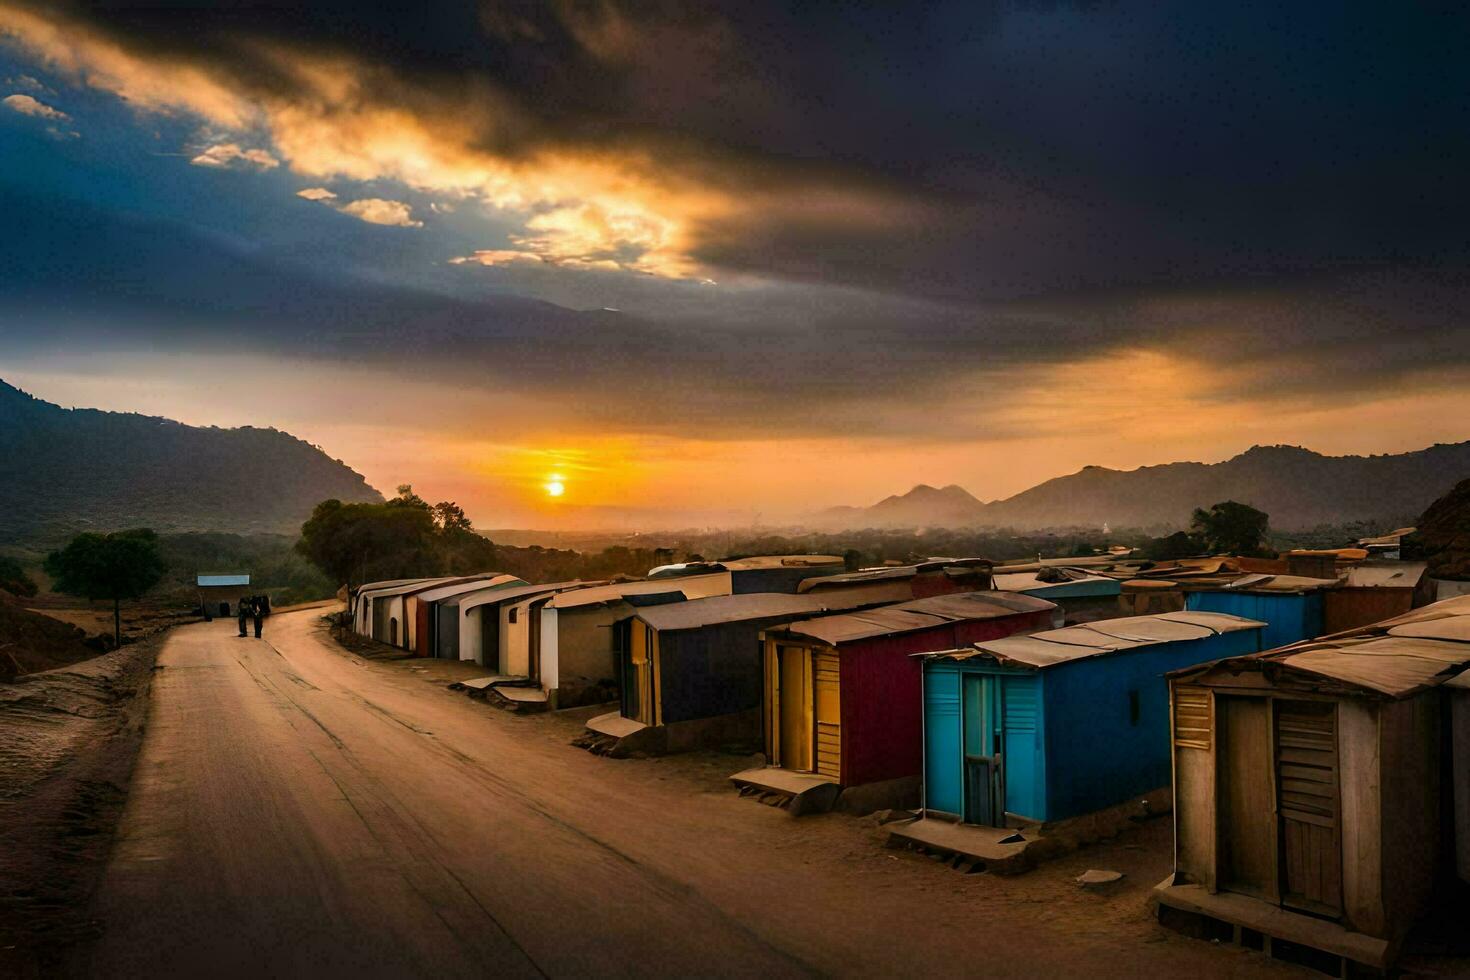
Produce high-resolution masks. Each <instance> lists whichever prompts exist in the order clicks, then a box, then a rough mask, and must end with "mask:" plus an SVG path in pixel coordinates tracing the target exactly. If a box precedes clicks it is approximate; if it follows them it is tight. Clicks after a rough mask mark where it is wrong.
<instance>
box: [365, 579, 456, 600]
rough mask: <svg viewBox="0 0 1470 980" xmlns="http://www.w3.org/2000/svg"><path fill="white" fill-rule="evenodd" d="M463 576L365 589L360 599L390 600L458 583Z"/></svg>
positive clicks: (412, 581)
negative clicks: (436, 586)
mask: <svg viewBox="0 0 1470 980" xmlns="http://www.w3.org/2000/svg"><path fill="white" fill-rule="evenodd" d="M461 577H462V576H458V575H454V576H449V577H446V578H416V579H410V580H409V581H407V582H405V583H403V584H402V585H393V586H388V587H386V588H381V589H363V590H362V591H360V592H358V593H357V595H358V598H369V599H388V598H392V597H393V596H396V595H403V594H404V593H405V592H415V591H417V590H419V589H427V588H432V587H433V586H434V585H436V584H440V583H447V582H457V581H459V579H460V578H461Z"/></svg>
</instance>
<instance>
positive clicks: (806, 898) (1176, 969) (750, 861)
mask: <svg viewBox="0 0 1470 980" xmlns="http://www.w3.org/2000/svg"><path fill="white" fill-rule="evenodd" d="M320 613H321V610H311V611H302V612H298V613H294V614H285V615H278V616H276V617H274V618H272V619H271V620H270V621H268V625H267V632H266V638H265V640H264V641H256V640H253V639H248V640H242V639H238V638H236V637H235V636H234V635H233V624H226V623H221V622H218V621H217V622H215V623H212V624H202V623H201V624H197V625H192V626H186V627H183V628H181V629H177V630H174V631H172V632H171V633H169V634H168V636H167V640H166V643H165V645H164V647H163V650H162V652H161V654H160V657H159V670H158V671H157V673H156V674H154V686H153V691H152V699H151V703H152V710H151V715H150V718H149V724H148V730H147V735H146V738H145V739H144V744H143V749H142V753H141V755H140V757H139V761H138V765H137V767H136V770H135V773H134V777H133V784H132V794H131V796H130V798H129V799H128V801H127V805H126V810H125V812H124V814H123V817H122V821H121V825H120V827H119V828H118V833H117V843H116V846H115V847H114V848H113V850H112V852H111V856H110V859H109V863H108V866H107V871H106V874H105V877H104V878H103V881H102V883H101V886H100V888H99V890H98V892H97V894H96V898H95V900H94V902H93V903H92V904H91V906H90V907H85V906H82V905H80V904H79V903H77V902H76V897H77V896H78V895H79V894H81V893H82V891H84V885H85V882H84V881H83V880H82V878H81V877H80V876H78V875H75V874H74V875H73V876H72V877H73V879H75V881H74V883H73V884H72V885H70V886H68V887H67V888H65V889H62V890H60V891H59V892H57V893H56V894H58V895H59V896H60V900H59V901H58V900H50V906H49V907H50V910H51V911H50V912H46V913H44V914H41V915H33V916H32V919H33V921H36V922H39V923H40V924H41V925H42V926H43V928H40V929H37V930H33V931H32V936H31V938H32V939H39V953H40V955H41V956H42V957H44V958H42V959H39V960H38V958H37V955H36V946H35V945H34V944H33V946H32V948H31V951H30V953H29V954H28V955H29V959H20V958H18V954H17V952H16V951H15V950H12V951H10V956H11V961H10V962H11V963H12V964H19V965H21V966H25V967H27V968H32V969H33V968H34V966H35V964H36V963H38V962H39V963H41V964H42V965H50V966H56V967H57V972H60V973H64V974H66V975H77V976H114V975H129V976H131V975H161V974H174V975H178V974H200V973H206V972H207V973H210V974H215V975H221V974H222V975H227V976H246V975H249V976H258V975H274V976H296V975H308V974H309V975H314V976H319V975H335V974H338V973H346V972H348V971H351V972H353V973H358V974H366V975H370V976H380V975H393V976H409V975H414V976H421V975H430V974H432V975H435V976H455V975H475V976H483V975H486V974H489V973H494V974H495V975H502V974H512V975H523V974H524V975H532V974H534V975H543V976H544V975H552V976H563V975H584V974H597V975H635V974H636V975H640V976H641V975H647V974H650V973H656V974H666V975H691V974H692V975H752V974H761V975H773V974H774V975H792V974H844V975H846V974H851V975H864V976H893V975H902V974H911V973H920V974H934V975H940V976H959V975H971V974H976V973H982V972H983V973H985V974H986V975H989V976H1070V975H1088V976H1125V975H1126V976H1136V975H1140V974H1142V975H1160V974H1167V975H1171V976H1188V975H1195V976H1211V977H1214V976H1242V977H1244V976H1283V977H1286V976H1316V974H1310V973H1307V972H1306V971H1303V970H1298V969H1295V968H1291V967H1287V966H1284V965H1282V964H1278V963H1274V962H1271V961H1269V960H1267V959H1265V958H1264V957H1262V956H1260V955H1259V954H1256V953H1252V952H1249V951H1244V950H1239V949H1235V948H1231V947H1225V946H1215V945H1211V944H1209V943H1205V942H1200V941H1196V940H1190V939H1186V938H1184V937H1181V936H1178V935H1176V934H1174V933H1171V932H1169V931H1167V930H1164V929H1162V928H1160V927H1158V926H1157V925H1156V924H1155V923H1154V922H1153V919H1152V917H1151V915H1150V911H1149V909H1148V905H1147V894H1148V890H1149V888H1150V887H1151V886H1152V885H1153V884H1154V883H1155V882H1157V881H1159V880H1160V879H1162V878H1163V877H1164V875H1165V873H1166V872H1167V871H1168V867H1169V847H1170V829H1169V824H1168V821H1167V819H1163V820H1155V821H1151V822H1149V823H1146V824H1143V825H1140V826H1139V827H1137V828H1135V829H1133V830H1131V831H1129V832H1128V833H1126V834H1124V835H1122V836H1120V837H1119V838H1116V839H1114V840H1112V841H1109V842H1106V843H1103V844H1100V845H1096V846H1093V847H1091V848H1088V849H1084V850H1082V851H1080V852H1077V853H1075V854H1072V855H1068V856H1065V857H1063V858H1061V859H1059V860H1057V861H1055V862H1053V863H1050V864H1046V865H1043V866H1042V867H1041V868H1039V869H1037V870H1036V871H1033V872H1032V873H1030V874H1027V875H1022V876H1018V877H1009V878H1001V877H995V876H992V875H988V874H977V875H965V874H961V873H959V872H956V871H953V870H951V869H949V868H947V867H945V866H943V865H941V864H939V863H937V862H934V861H931V860H929V859H926V858H924V857H922V856H920V855H916V854H912V853H909V852H906V851H892V850H888V849H886V848H884V847H883V846H882V842H883V840H884V836H885V835H884V833H883V831H882V830H881V828H879V827H878V826H877V825H876V823H875V822H874V821H872V820H861V819H854V818H851V817H847V816H844V815H840V814H830V815H824V816H817V817H806V818H801V819H793V818H791V817H790V816H788V815H787V814H786V813H785V812H783V811H780V810H775V809H771V808H768V807H764V806H761V805H759V804H757V803H753V802H751V801H749V800H744V799H741V798H739V797H738V796H737V795H736V794H735V793H734V791H733V790H732V789H731V788H730V787H729V784H728V783H727V782H726V777H727V776H728V775H729V773H731V772H733V771H735V770H737V769H740V768H744V767H745V766H747V765H749V764H751V763H752V762H754V761H755V760H754V759H753V758H751V757H747V756H733V755H721V754H718V753H700V754H694V755H687V756H678V757H672V758H664V759H632V760H611V759H607V758H603V757H599V756H594V755H591V754H590V753H587V752H584V751H582V750H579V749H576V748H573V747H571V746H570V745H569V744H568V743H569V741H570V739H571V738H572V737H573V736H574V735H576V734H578V733H579V732H580V717H585V716H587V715H590V714H592V713H594V709H584V710H583V711H580V712H576V713H563V714H558V715H541V716H529V717H522V716H517V715H512V714H510V713H508V712H505V711H501V710H499V709H496V708H494V707H491V706H489V705H487V704H485V703H484V702H481V701H476V700H472V699H470V698H468V697H466V696H465V695H463V694H461V693H456V692H451V691H449V690H447V688H446V686H445V685H446V684H447V683H448V682H449V681H450V680H453V679H458V678H462V677H465V676H473V675H476V674H478V673H480V670H479V669H478V668H475V667H473V666H472V665H462V664H454V663H446V662H443V661H423V660H411V659H408V660H405V659H395V655H394V654H392V653H391V652H390V651H388V650H387V648H382V647H378V648H377V649H374V648H372V647H364V648H363V649H362V650H359V651H356V652H354V651H348V650H345V649H343V648H342V647H340V646H339V645H337V644H336V643H334V642H333V641H332V640H331V639H330V637H329V635H328V634H327V632H326V630H325V628H324V626H323V625H322V623H321V620H320V618H319V617H320ZM134 650H136V648H125V650H124V651H123V653H124V654H127V653H129V652H130V651H134ZM370 652H371V653H385V654H386V655H387V656H386V657H385V658H384V659H377V658H375V657H372V656H365V655H364V654H366V653H370ZM94 663H95V662H94ZM56 684H57V691H58V694H57V696H56V697H57V698H58V699H59V700H58V703H62V702H65V703H71V702H66V698H65V697H62V695H61V694H60V692H61V691H67V690H71V689H72V688H74V687H81V688H85V687H86V686H87V685H85V684H83V683H82V682H81V681H80V680H74V681H67V682H64V683H63V682H61V681H57V682H56ZM90 703H92V702H89V701H87V700H86V699H81V700H78V701H77V702H75V704H76V707H77V708H79V709H80V710H79V711H78V712H76V714H75V715H74V716H69V717H86V715H87V713H88V712H90V711H93V710H94V709H93V708H90V707H87V705H88V704H90ZM12 714H17V716H18V717H19V716H22V715H24V714H25V712H20V713H15V712H12ZM134 723H135V722H134ZM6 724H10V722H9V721H8V720H7V715H6V713H5V712H4V710H3V708H0V725H6ZM75 724H77V725H81V724H82V723H81V722H77V723H75ZM97 724H99V725H111V726H112V728H111V730H113V731H119V730H121V731H124V732H125V734H124V736H123V738H122V741H123V742H126V740H127V738H128V737H129V736H128V735H127V734H126V732H128V731H131V729H128V728H127V726H126V724H121V725H120V724H119V722H118V721H117V720H113V721H111V722H106V721H101V720H98V721H97ZM10 730H11V729H6V728H0V745H3V744H5V737H6V735H7V733H8V731H10ZM99 730H100V729H99ZM50 742H51V740H50V739H41V740H40V743H41V744H42V745H43V746H44V745H47V744H50ZM73 744H74V743H73ZM47 751H51V752H52V753H53V757H54V758H53V762H52V763H51V764H49V765H48V764H46V763H44V762H39V763H35V764H32V763H26V765H24V766H22V767H21V768H22V769H25V768H26V766H30V767H31V768H33V769H36V770H37V771H38V772H48V773H51V774H53V775H54V774H55V770H56V767H57V766H59V765H61V764H62V763H63V762H64V761H65V758H66V756H65V753H64V752H63V753H60V754H59V755H58V754H55V750H54V749H52V750H47ZM33 754H34V753H31V752H28V751H27V750H25V749H21V750H20V751H19V752H17V753H12V755H15V756H20V757H25V758H30V756H32V755H33ZM0 758H9V757H0ZM7 765H14V763H13V762H8V763H7ZM11 771H12V770H11V769H4V770H0V777H3V778H5V779H7V780H8V779H9V773H10V772H11ZM31 782H32V785H44V784H45V783H46V779H45V778H41V779H38V780H37V779H33V780H32V781H31ZM93 782H95V780H90V779H78V780H77V783H78V788H80V786H82V785H91V784H92V783H93ZM0 785H8V782H7V783H0ZM111 785H113V786H114V787H116V786H117V785H119V784H118V783H116V782H113V783H112V784H111ZM32 795H33V796H36V795H37V794H35V793H33V794H32ZM75 796H76V793H75V792H73V794H72V798H75ZM110 798H111V799H113V800H115V799H116V790H113V791H112V796H111V797H110ZM72 809H73V810H75V811H76V812H79V813H85V812H86V810H87V807H86V806H85V805H84V806H81V807H73V808H72ZM66 811H67V807H66V806H64V805H63V806H62V807H60V808H57V807H54V806H53V807H51V808H50V811H49V812H53V813H56V814H61V815H62V816H56V817H52V818H50V824H51V825H52V826H53V828H55V829H56V831H57V836H56V838H55V839H56V840H57V841H63V840H65V836H66V835H65V827H66V825H67V824H66V819H68V818H66V817H65V813H66ZM31 813H32V811H31V810H29V809H27V810H25V811H24V812H23V813H20V815H19V816H16V814H17V811H15V810H14V809H12V811H11V813H10V816H11V817H12V819H16V820H19V821H20V822H21V823H24V822H25V821H26V820H29V819H30V818H31ZM60 846H61V847H62V850H61V851H59V852H57V853H56V854H54V855H53V856H52V857H48V858H47V860H52V859H54V860H57V861H59V862H61V864H62V866H65V865H66V864H67V862H70V863H71V865H73V866H76V865H78V864H86V862H87V861H88V860H91V859H95V858H96V857H97V855H98V851H99V850H100V847H99V846H98V844H97V843H96V842H94V843H91V844H81V845H78V844H75V843H72V844H70V845H60ZM66 846H72V847H76V848H77V849H78V851H79V852H81V853H79V854H77V855H68V854H66V853H65V851H64V848H65V847H66ZM43 863H44V862H43ZM1088 868H1107V869H1113V870H1117V871H1122V872H1124V873H1125V875H1126V877H1125V879H1124V880H1123V882H1122V883H1121V884H1120V885H1118V886H1114V888H1113V889H1112V890H1111V891H1107V892H1104V893H1093V892H1088V891H1084V890H1082V889H1080V888H1078V887H1077V886H1076V885H1075V884H1074V883H1073V881H1072V879H1073V878H1074V877H1075V876H1076V875H1078V874H1080V873H1081V872H1082V871H1084V870H1087V869H1088ZM62 877H64V876H62ZM22 904H24V902H23V903H22ZM37 907H39V906H37ZM83 908H85V909H86V914H84V915H82V914H78V910H80V909H83ZM4 911H8V910H4ZM6 918H7V916H6V915H0V921H3V920H5V919H6ZM52 922H54V923H55V925H54V926H53V925H49V923H52ZM94 922H95V923H96V925H95V927H94V926H93V923H94ZM1455 928H1456V927H1454V926H1453V925H1452V926H1451V928H1450V932H1451V933H1453V932H1454V930H1455ZM1461 931H1462V930H1461ZM1412 966H1413V968H1414V969H1415V970H1416V971H1417V972H1418V973H1420V974H1422V975H1437V976H1455V975H1466V974H1467V973H1470V960H1464V959H1461V960H1449V959H1445V958H1442V957H1441V958H1426V957H1423V956H1421V957H1419V958H1418V959H1417V960H1415V961H1413V963H1412ZM12 973H19V974H20V975H25V972H24V970H19V969H7V961H6V960H5V959H4V958H0V975H10V974H12Z"/></svg>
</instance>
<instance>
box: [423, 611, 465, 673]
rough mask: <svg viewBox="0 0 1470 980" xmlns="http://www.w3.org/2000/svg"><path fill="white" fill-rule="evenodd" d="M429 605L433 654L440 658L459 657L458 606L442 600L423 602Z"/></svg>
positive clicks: (456, 658)
mask: <svg viewBox="0 0 1470 980" xmlns="http://www.w3.org/2000/svg"><path fill="white" fill-rule="evenodd" d="M420 605H422V606H428V607H429V617H430V619H431V620H432V622H433V625H432V626H431V627H430V632H431V639H432V640H433V643H434V656H435V657H437V658H439V659H440V660H458V659H459V607H458V606H451V605H447V604H445V603H442V602H424V603H420Z"/></svg>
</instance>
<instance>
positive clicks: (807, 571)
mask: <svg viewBox="0 0 1470 980" xmlns="http://www.w3.org/2000/svg"><path fill="white" fill-rule="evenodd" d="M844 571H846V569H845V568H844V567H843V566H841V565H831V566H827V567H823V566H820V565H818V566H816V567H812V566H805V567H803V566H790V567H782V568H745V569H737V570H735V571H732V572H731V573H730V593H731V595H747V594H749V593H752V592H782V593H785V594H787V595H795V594H796V587H797V586H798V585H800V584H801V583H802V582H803V581H805V580H806V579H809V578H824V577H826V576H828V575H836V574H840V573H841V572H844ZM674 581H678V579H675V580H674Z"/></svg>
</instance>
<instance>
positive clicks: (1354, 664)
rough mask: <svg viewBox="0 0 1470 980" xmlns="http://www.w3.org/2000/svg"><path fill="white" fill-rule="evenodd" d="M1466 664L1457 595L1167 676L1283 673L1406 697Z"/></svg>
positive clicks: (1465, 617)
mask: <svg viewBox="0 0 1470 980" xmlns="http://www.w3.org/2000/svg"><path fill="white" fill-rule="evenodd" d="M1467 667H1470V596H1457V597H1456V598H1453V599H1445V600H1443V601H1441V602H1436V603H1432V604H1430V605H1428V606H1423V607H1421V608H1419V609H1414V610H1411V611H1409V612H1407V613H1404V614H1403V615H1402V616H1395V617H1394V618H1393V619H1387V620H1384V621H1383V622H1381V623H1375V624H1373V625H1371V626H1365V627H1362V628H1361V629H1357V630H1352V631H1350V632H1348V633H1343V634H1338V635H1336V636H1332V637H1328V638H1325V639H1320V640H1304V641H1302V642H1300V643H1293V644H1291V645H1290V646H1285V647H1280V648H1278V649H1275V650H1267V651H1265V652H1263V653H1255V654H1249V655H1247V656H1244V657H1232V658H1229V659H1227V660H1221V661H1217V662H1215V663H1213V664H1205V665H1202V666H1200V667H1190V668H1186V669H1185V670H1180V671H1175V672H1174V673H1173V674H1171V675H1170V676H1171V677H1194V676H1198V675H1200V674H1203V673H1205V672H1207V671H1212V670H1226V671H1235V672H1238V671H1245V670H1266V671H1287V672H1289V673H1293V674H1297V675H1300V676H1301V677H1304V678H1308V679H1310V678H1320V679H1324V680H1330V681H1334V682H1337V683H1340V684H1346V685H1349V686H1351V687H1356V688H1359V689H1361V690H1363V691H1367V692H1372V693H1376V694H1381V695H1386V696H1388V697H1391V698H1405V697H1409V696H1410V695H1413V694H1417V693H1419V692H1420V691H1423V690H1426V689H1428V688H1431V687H1435V686H1437V685H1440V684H1444V683H1447V682H1448V681H1450V680H1452V679H1454V678H1456V677H1457V676H1459V675H1460V674H1461V673H1462V672H1463V671H1464V670H1465V669H1466V668H1467ZM1462 683H1463V682H1462ZM1462 683H1460V684H1457V685H1456V686H1462ZM1465 686H1470V685H1465Z"/></svg>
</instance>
